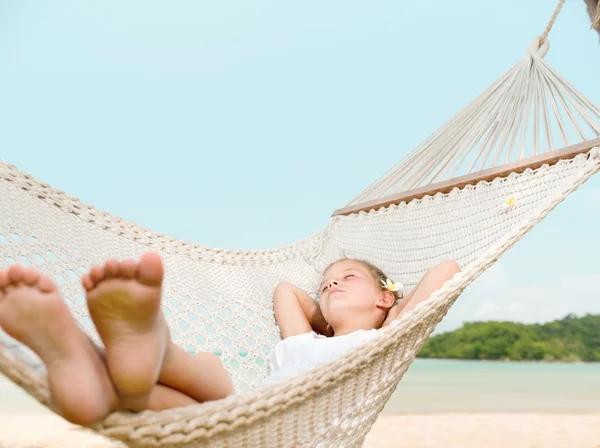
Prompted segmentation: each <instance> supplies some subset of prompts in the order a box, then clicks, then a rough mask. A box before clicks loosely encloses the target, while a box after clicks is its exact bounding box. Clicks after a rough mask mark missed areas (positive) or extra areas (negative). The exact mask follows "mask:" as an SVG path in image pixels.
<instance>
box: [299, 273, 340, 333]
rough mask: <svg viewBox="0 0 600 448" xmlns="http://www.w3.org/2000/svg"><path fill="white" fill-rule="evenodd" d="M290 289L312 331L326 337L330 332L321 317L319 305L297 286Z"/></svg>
mask: <svg viewBox="0 0 600 448" xmlns="http://www.w3.org/2000/svg"><path fill="white" fill-rule="evenodd" d="M292 289H293V291H294V294H295V295H296V297H297V299H298V302H299V303H300V306H301V308H302V310H303V311H304V315H305V316H306V319H307V320H308V322H309V323H310V326H311V327H312V329H313V330H314V331H315V332H317V333H319V334H323V335H328V333H329V332H331V330H330V329H329V328H328V323H327V321H326V320H325V318H324V317H323V313H321V308H320V307H319V304H318V303H317V302H316V301H315V300H314V299H313V298H312V297H311V296H309V295H308V294H307V293H306V292H305V291H303V290H302V289H300V288H298V287H297V286H294V285H292Z"/></svg>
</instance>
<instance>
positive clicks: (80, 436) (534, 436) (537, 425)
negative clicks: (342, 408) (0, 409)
mask: <svg viewBox="0 0 600 448" xmlns="http://www.w3.org/2000/svg"><path fill="white" fill-rule="evenodd" d="M32 428H35V431H32ZM0 435H1V436H0V447H2V448H81V447H86V448H124V446H125V445H123V444H122V443H120V442H113V441H110V440H108V439H105V438H103V437H100V436H98V435H95V434H92V433H90V432H88V431H86V430H83V429H81V428H78V427H76V426H73V425H70V424H69V423H67V422H66V421H65V420H63V419H61V418H59V417H56V416H54V415H41V414H18V415H10V416H9V415H0ZM364 447H365V448H392V447H393V448H398V447H410V448H442V447H444V448H501V447H502V448H542V447H543V448H598V447H600V414H590V415H574V414H565V415H561V414H430V415H410V416H403V415H390V414H382V415H381V416H380V417H379V419H378V420H377V422H376V423H375V425H374V426H373V428H372V430H371V432H370V433H369V435H368V436H367V440H366V443H365V445H364Z"/></svg>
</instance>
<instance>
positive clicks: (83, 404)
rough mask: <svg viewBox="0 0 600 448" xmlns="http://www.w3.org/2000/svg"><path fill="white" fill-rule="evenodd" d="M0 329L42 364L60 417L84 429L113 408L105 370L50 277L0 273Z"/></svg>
mask: <svg viewBox="0 0 600 448" xmlns="http://www.w3.org/2000/svg"><path fill="white" fill-rule="evenodd" d="M0 326H1V327H2V328H3V329H4V331H5V332H6V333H8V334H9V335H10V336H12V337H13V338H15V339H16V340H18V341H20V342H22V343H23V344H25V345H26V346H28V347H29V348H30V349H32V350H33V351H34V352H35V353H36V354H37V355H38V356H39V357H40V358H41V360H42V361H43V362H44V364H45V365H46V368H47V370H48V381H49V386H50V391H51V392H52V399H53V401H54V404H55V406H56V408H57V410H58V411H59V412H60V413H61V415H62V416H63V417H64V418H66V419H67V420H69V421H70V422H72V423H77V424H80V425H88V424H91V423H93V422H95V421H98V420H100V419H102V418H104V417H105V416H106V415H107V414H108V413H109V412H110V411H111V410H112V409H114V406H115V404H116V394H115V391H114V389H113V386H112V384H111V381H110V378H109V376H108V372H107V370H106V366H105V364H104V363H103V362H102V359H101V358H100V356H99V354H98V351H97V348H96V347H95V346H94V344H93V343H92V342H91V341H90V339H89V338H88V337H87V336H86V335H85V333H83V331H81V329H80V328H79V327H78V326H77V323H76V322H75V319H73V316H72V315H71V313H70V311H69V309H68V308H67V306H66V304H65V302H64V301H63V299H62V298H61V297H60V294H59V292H58V289H57V287H56V284H55V283H54V282H53V281H52V280H51V279H50V278H48V277H46V276H43V275H41V274H40V273H39V272H37V271H35V270H33V269H26V268H24V267H22V266H18V265H12V266H11V267H10V268H9V269H7V270H0Z"/></svg>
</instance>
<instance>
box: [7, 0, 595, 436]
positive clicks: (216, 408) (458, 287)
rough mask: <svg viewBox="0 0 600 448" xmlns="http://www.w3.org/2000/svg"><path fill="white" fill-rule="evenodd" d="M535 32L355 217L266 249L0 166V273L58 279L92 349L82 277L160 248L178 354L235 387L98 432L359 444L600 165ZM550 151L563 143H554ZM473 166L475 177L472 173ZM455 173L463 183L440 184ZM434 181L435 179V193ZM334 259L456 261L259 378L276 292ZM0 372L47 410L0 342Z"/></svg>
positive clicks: (36, 378) (29, 356)
mask: <svg viewBox="0 0 600 448" xmlns="http://www.w3.org/2000/svg"><path fill="white" fill-rule="evenodd" d="M561 5H562V1H561V2H560V3H559V8H558V9H560V6H561ZM558 9H557V11H556V12H555V15H554V17H553V19H552V21H551V23H552V22H553V20H554V19H555V17H556V14H557V13H558ZM547 31H549V28H548V29H547ZM546 35H547V32H546V33H545V35H543V36H542V39H536V41H535V44H532V45H530V47H529V49H528V51H527V54H526V57H525V58H524V59H523V61H521V62H520V63H518V64H517V65H516V66H515V67H513V68H512V69H511V70H509V71H508V72H506V73H505V74H504V75H503V76H502V77H501V78H500V79H499V80H498V81H497V82H495V83H494V84H493V85H492V86H491V87H490V88H489V89H487V90H486V91H485V92H484V93H483V94H481V95H480V96H479V97H478V98H476V99H475V100H473V101H472V102H471V103H470V104H469V105H468V106H467V107H466V108H465V109H463V110H462V111H461V112H459V113H458V114H457V115H456V116H455V117H453V118H452V119H451V120H450V121H449V122H448V124H446V125H445V126H443V127H442V128H441V129H440V130H438V131H437V132H436V133H435V134H434V135H433V136H432V137H431V138H429V139H428V140H427V141H426V142H424V143H423V144H422V145H420V146H419V147H418V148H417V149H416V150H415V151H414V152H413V153H411V154H410V155H409V156H407V157H406V158H405V159H404V161H402V162H401V163H399V164H398V165H397V166H395V167H394V168H393V169H392V170H390V171H389V172H388V173H386V174H385V175H384V176H383V177H382V178H381V179H379V180H377V181H376V182H375V183H374V184H373V185H371V186H370V187H369V188H367V189H366V190H365V191H364V192H363V193H361V194H360V195H359V196H357V197H356V198H355V199H354V200H353V201H351V202H350V204H351V205H352V207H355V211H354V212H352V211H348V210H345V212H344V213H337V214H336V216H334V217H332V219H331V220H330V222H329V223H328V225H327V226H325V228H324V229H323V230H322V231H320V232H318V233H317V234H315V235H312V236H310V237H308V238H307V239H305V240H303V241H299V242H296V243H294V244H290V245H288V246H285V247H282V248H279V249H273V250H265V251H231V250H225V249H216V248H209V247H205V246H200V245H195V244H190V243H188V242H185V241H179V240H176V239H173V238H168V237H165V236H163V235H159V234H156V233H154V232H152V231H150V230H148V229H143V228H140V227H138V226H137V225H135V224H133V223H129V222H126V221H124V220H122V219H120V218H116V217H113V216H111V215H110V214H108V213H104V212H100V211H98V210H96V209H95V208H94V207H92V206H89V205H86V204H83V203H81V202H80V201H78V200H77V199H75V198H72V197H69V196H67V195H66V194H65V193H63V192H61V191H58V190H56V189H54V188H52V187H51V186H49V185H46V184H43V183H41V182H39V181H38V180H36V179H34V178H32V177H31V176H29V175H27V174H26V173H23V172H22V171H20V170H18V169H17V168H16V167H14V166H11V165H9V164H6V163H4V162H0V210H1V215H0V268H5V267H7V266H8V265H10V264H11V263H14V262H19V263H25V264H31V265H33V266H35V267H36V268H37V269H39V270H40V271H42V272H43V273H44V274H46V275H49V276H51V277H54V278H56V279H57V280H58V281H59V283H60V289H61V293H62V294H63V296H64V297H65V300H66V302H67V304H68V306H69V308H70V309H71V311H72V313H73V314H74V316H75V317H76V318H77V319H78V321H79V323H80V325H81V327H82V328H83V329H84V330H85V331H86V332H87V333H88V334H89V335H90V336H91V337H92V339H94V340H95V341H96V342H97V343H100V340H99V338H98V335H97V333H96V332H95V329H94V327H93V325H92V323H91V321H90V319H89V317H88V315H87V308H86V306H85V300H84V297H83V294H84V292H83V290H82V287H81V285H80V282H79V275H80V274H81V273H82V272H85V271H86V270H87V269H89V268H90V267H91V266H92V265H93V264H97V263H101V262H103V261H104V260H106V259H107V258H109V257H117V258H126V257H133V258H135V257H138V256H139V255H140V254H142V253H143V252H145V251H147V250H149V249H150V250H155V251H158V252H160V253H161V255H162V257H163V259H164V262H165V267H166V273H167V275H166V281H165V285H164V302H163V303H164V310H165V314H166V317H167V321H168V323H169V326H170V328H171V329H172V335H173V339H174V341H175V342H176V343H178V344H179V345H181V346H182V347H184V348H185V349H186V350H188V351H190V352H197V351H209V352H213V353H216V354H218V355H219V356H220V358H221V360H222V362H223V364H224V365H225V366H226V368H228V370H229V371H230V373H231V375H232V378H233V380H234V383H235V388H236V394H234V395H232V396H230V397H228V398H226V399H223V400H218V401H213V402H207V403H203V404H199V405H195V406H190V407H186V408H179V409H173V410H170V411H163V412H150V411H145V412H141V413H137V414H133V413H114V414H112V415H110V416H109V417H108V418H107V419H106V420H105V421H104V422H101V423H99V424H97V425H94V427H93V429H95V430H97V431H98V432H100V433H101V434H104V435H107V436H109V437H114V438H116V439H120V440H123V441H124V442H126V443H127V444H128V445H129V446H140V447H141V446H169V447H192V446H193V447H237V446H262V447H275V446H282V447H283V446H286V447H290V446H294V447H309V446H310V447H331V446H340V447H354V446H360V444H361V443H362V442H363V440H364V438H365V436H366V434H367V433H368V431H369V429H370V428H371V426H372V424H373V423H374V422H375V420H376V419H377V416H378V414H379V412H380V411H381V410H382V409H383V407H384V405H385V403H386V402H387V400H388V399H389V397H390V395H391V394H392V393H393V392H394V390H395V388H396V386H397V384H398V382H399V381H400V380H401V378H402V376H403V374H404V373H405V372H406V370H407V369H408V367H409V365H410V364H411V362H412V361H413V360H414V358H415V356H416V354H417V353H418V351H419V350H420V348H421V346H422V344H423V343H424V342H425V341H426V340H427V338H428V337H429V335H430V333H431V332H432V331H433V330H434V328H435V326H436V325H437V324H438V323H439V322H440V320H441V319H442V318H443V317H444V315H445V314H446V313H447V311H448V309H449V308H450V306H451V305H452V304H453V303H454V301H455V300H456V299H457V297H458V296H459V295H460V294H461V292H462V291H463V290H464V288H466V287H467V286H468V285H469V284H470V283H471V282H472V281H473V280H474V279H475V278H477V277H478V276H479V275H480V274H481V273H482V272H483V271H484V270H485V269H487V268H488V267H489V266H491V265H492V264H493V263H494V262H495V261H496V260H497V259H498V257H500V256H501V255H502V254H503V253H504V252H505V251H506V250H507V249H509V248H510V247H511V246H512V245H513V244H514V243H515V242H516V241H518V240H519V239H520V238H522V237H523V235H524V234H525V233H526V232H528V231H529V230H530V229H531V228H532V227H533V226H534V225H535V224H536V223H538V222H539V221H540V220H542V219H543V218H544V217H545V216H546V215H547V214H548V213H549V212H550V211H551V210H552V209H554V207H556V206H557V205H558V204H559V203H560V202H561V201H563V200H564V199H565V198H566V197H567V196H568V195H569V194H570V193H571V192H572V191H574V190H575V189H576V188H577V187H578V186H579V185H581V184H582V183H584V182H585V181H586V180H587V179H589V177H591V176H592V175H593V174H595V173H596V172H597V171H598V170H600V152H599V149H598V145H600V139H599V138H597V137H598V135H599V133H600V125H599V118H600V114H599V110H598V108H597V107H595V106H594V105H593V104H591V102H590V101H589V100H587V99H586V98H585V97H584V96H583V95H581V94H580V93H579V92H578V91H577V90H576V89H575V88H573V87H572V86H571V85H570V84H569V83H567V81H565V80H564V79H563V78H561V77H560V75H558V73H556V72H555V71H554V70H552V69H551V68H550V67H548V66H547V65H546V64H545V62H544V61H543V59H542V57H543V54H544V53H545V52H546V51H547V48H548V47H547V45H548V43H547V40H546ZM540 41H541V42H542V44H541V47H540V46H539V45H538V44H539V42H540ZM557 139H558V141H557ZM560 145H563V146H569V145H575V146H569V147H568V148H567V149H563V150H555V148H559V146H560ZM532 158H534V159H535V163H534V162H532V161H531V160H532ZM506 163H509V165H508V167H509V168H506V167H507V165H505V164H506ZM515 163H516V165H515ZM515 167H517V168H518V169H517V168H515ZM482 169H483V170H484V172H487V177H485V179H484V178H482V177H477V176H479V174H477V173H481V172H482V171H481V170H482ZM490 169H491V170H492V172H491V174H490V171H489V170H490ZM486 170H487V171H486ZM510 171H513V172H510ZM509 172H510V173H509ZM494 173H495V174H494ZM457 175H458V176H461V175H462V177H460V179H462V180H460V182H458V181H456V179H454V180H448V179H451V178H453V177H455V176H457ZM465 175H467V176H475V177H470V178H468V179H466V178H465V177H464V176H465ZM455 181H456V182H455ZM439 182H446V183H445V184H444V187H443V188H441V187H439ZM453 182H454V183H453ZM436 185H437V186H436ZM430 187H431V188H430ZM438 187H439V188H438ZM419 188H421V190H419V191H420V193H419V194H413V193H410V191H413V192H414V191H416V190H415V189H417V190H418V189H419ZM423 188H424V189H423ZM428 188H429V189H428ZM411 189H412V190H411ZM407 190H409V191H408V194H407ZM398 194H400V196H398ZM390 195H392V196H393V197H392V198H391V199H390ZM394 195H396V196H394ZM508 197H511V198H514V199H515V200H514V202H513V203H512V204H513V205H512V206H511V207H505V206H503V204H505V201H506V199H507V198H508ZM402 198H404V200H402ZM406 198H411V199H406ZM367 203H368V204H370V205H369V207H366V206H364V205H365V204H367ZM341 252H344V253H345V254H347V255H348V256H351V257H361V258H365V259H367V260H370V261H372V262H374V263H375V264H376V265H379V266H380V267H382V269H383V270H384V271H385V272H386V273H388V274H389V275H390V277H392V278H394V279H397V280H398V281H401V282H402V283H404V284H405V285H406V286H407V287H408V288H410V287H413V286H414V285H415V284H416V283H417V281H418V280H419V278H420V277H421V276H422V275H423V273H424V272H425V271H426V270H427V269H428V268H429V267H431V266H432V265H433V264H435V263H438V262H440V261H443V260H446V259H454V260H456V261H457V262H458V264H459V265H460V266H461V268H462V272H461V273H459V274H457V275H456V276H455V277H454V278H453V279H452V280H450V281H448V282H447V283H446V284H445V285H444V286H443V287H442V288H441V289H440V290H439V291H437V292H436V293H434V294H433V295H432V297H431V298H430V299H429V300H428V301H426V302H424V303H423V304H422V305H420V306H419V307H417V308H416V309H415V310H414V311H413V312H412V313H409V314H406V315H404V316H402V317H401V318H400V319H398V320H397V321H395V322H394V323H393V325H391V326H389V327H386V328H384V329H382V330H380V337H379V338H377V339H375V340H373V341H371V342H369V343H366V344H365V345H363V346H361V347H359V348H357V349H355V350H353V351H351V352H349V353H348V354H347V355H344V356H342V357H340V358H339V359H336V360H333V361H331V362H329V363H327V364H324V365H321V366H319V367H317V368H316V369H314V370H312V371H310V372H306V373H305V374H303V375H300V376H298V377H295V378H291V379H289V380H286V381H284V382H282V383H280V384H277V385H272V386H268V387H265V386H261V380H262V379H263V378H264V377H266V376H267V375H268V359H269V353H270V351H271V349H272V347H273V346H274V345H275V344H276V343H277V342H278V341H279V340H280V334H279V329H278V328H277V326H276V324H275V320H274V317H273V311H272V292H273V289H274V287H275V285H276V284H277V283H278V282H280V281H282V280H287V281H290V282H292V283H295V284H297V285H298V286H299V287H301V288H304V289H305V290H308V291H314V290H315V288H316V287H317V285H318V282H319V280H320V275H321V271H322V269H323V268H324V267H325V266H326V265H327V264H328V263H329V262H331V261H333V260H335V259H337V258H338V257H339V256H340V254H341ZM224 283H227V284H228V285H229V288H228V289H227V290H226V291H224V290H223V288H222V284H224ZM229 291H235V296H232V295H231V294H230V292H229ZM0 372H2V373H3V374H4V375H6V376H7V377H8V378H10V379H11V380H12V381H14V382H15V383H16V384H18V385H19V386H21V387H22V388H24V389H25V390H26V391H27V392H29V393H30V394H31V395H32V396H33V397H35V398H36V399H37V400H39V401H40V402H41V403H43V404H44V405H46V406H48V407H50V408H52V402H51V397H50V393H49V390H48V384H47V380H46V375H45V369H44V367H43V365H42V364H41V363H40V360H39V359H37V357H36V356H35V355H34V354H33V353H32V352H31V351H30V350H28V349H27V348H26V347H24V346H22V345H20V344H19V343H17V342H16V341H14V340H13V339H11V338H9V337H8V336H7V335H6V334H4V333H2V332H0Z"/></svg>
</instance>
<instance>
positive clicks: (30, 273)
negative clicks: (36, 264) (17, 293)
mask: <svg viewBox="0 0 600 448" xmlns="http://www.w3.org/2000/svg"><path fill="white" fill-rule="evenodd" d="M39 279H40V273H39V272H38V271H36V270H35V269H29V268H26V269H23V271H22V272H21V280H23V282H24V283H25V284H26V285H28V286H36V284H37V282H38V280H39Z"/></svg>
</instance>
